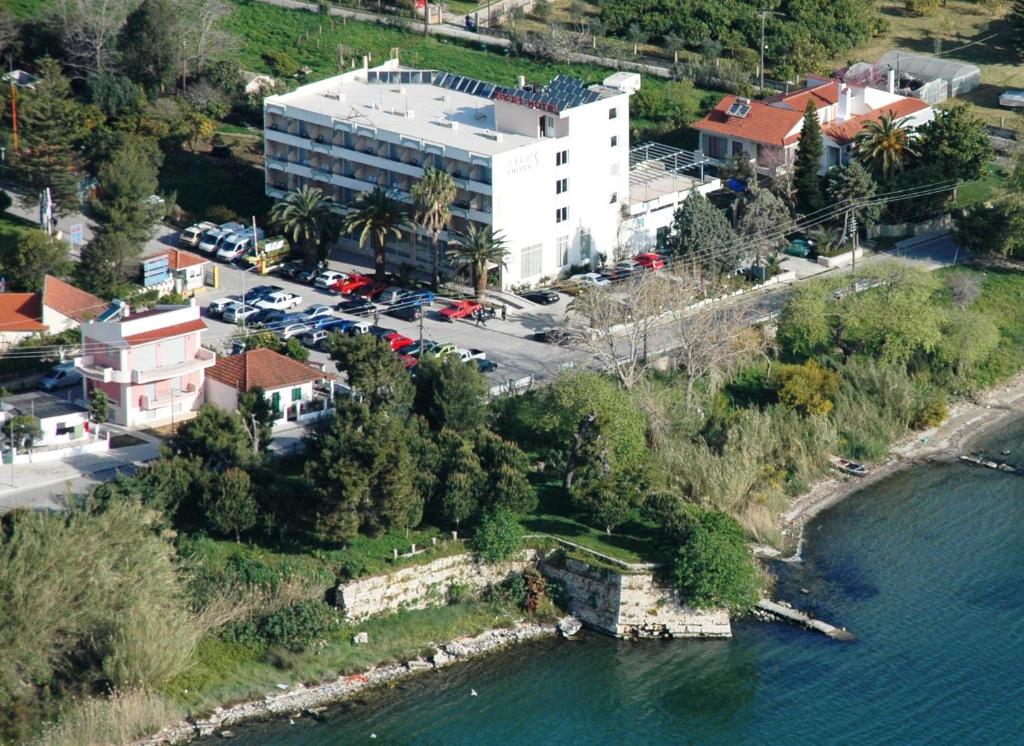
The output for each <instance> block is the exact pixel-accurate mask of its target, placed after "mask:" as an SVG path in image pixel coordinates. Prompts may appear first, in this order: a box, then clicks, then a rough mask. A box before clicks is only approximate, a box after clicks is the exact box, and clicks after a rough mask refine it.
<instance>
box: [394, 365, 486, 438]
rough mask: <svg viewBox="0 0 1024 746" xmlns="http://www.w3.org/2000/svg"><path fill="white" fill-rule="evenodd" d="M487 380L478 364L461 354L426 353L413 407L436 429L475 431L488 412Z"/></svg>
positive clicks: (417, 376) (419, 367) (417, 375)
mask: <svg viewBox="0 0 1024 746" xmlns="http://www.w3.org/2000/svg"><path fill="white" fill-rule="evenodd" d="M487 394H488V387H487V381H486V380H485V379H484V377H483V375H481V373H480V371H479V370H477V368H476V366H475V365H466V364H465V363H464V362H462V360H461V359H460V358H459V357H458V356H457V355H445V356H444V357H431V356H424V357H423V359H422V360H421V361H420V364H419V366H417V370H416V397H415V399H414V401H413V410H414V411H415V412H416V413H418V414H420V415H422V416H423V417H425V418H426V420H427V422H429V423H430V426H431V427H432V428H434V429H435V430H441V429H443V428H446V427H447V428H451V429H452V430H457V431H458V432H461V433H467V434H468V433H472V432H474V431H475V430H477V429H478V428H479V427H481V426H482V425H483V423H484V417H485V415H486V410H485V404H486V402H487Z"/></svg>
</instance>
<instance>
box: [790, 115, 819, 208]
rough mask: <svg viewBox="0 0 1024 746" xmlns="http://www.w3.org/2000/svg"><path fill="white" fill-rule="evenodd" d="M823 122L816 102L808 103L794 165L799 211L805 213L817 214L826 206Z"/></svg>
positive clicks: (794, 181) (794, 183)
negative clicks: (822, 160)
mask: <svg viewBox="0 0 1024 746" xmlns="http://www.w3.org/2000/svg"><path fill="white" fill-rule="evenodd" d="M821 150H822V144H821V122H820V121H819V120H818V107H817V106H815V105H814V101H813V99H812V100H809V101H808V102H807V109H806V111H804V123H803V126H802V127H801V128H800V142H799V143H798V144H797V146H796V160H795V161H794V163H793V187H794V188H795V189H796V204H797V210H798V211H800V212H803V213H812V212H817V211H818V210H820V209H821V208H822V207H824V206H825V198H824V197H822V194H821V177H819V176H818V170H819V169H820V168H821Z"/></svg>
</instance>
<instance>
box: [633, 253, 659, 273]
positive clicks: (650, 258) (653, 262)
mask: <svg viewBox="0 0 1024 746" xmlns="http://www.w3.org/2000/svg"><path fill="white" fill-rule="evenodd" d="M665 259H666V257H663V256H662V255H661V254H655V253H654V252H653V251H645V252H643V253H642V254H637V255H636V256H634V257H633V261H634V262H636V263H637V264H639V265H640V266H642V267H643V268H644V269H654V270H658V269H665V263H666V262H665Z"/></svg>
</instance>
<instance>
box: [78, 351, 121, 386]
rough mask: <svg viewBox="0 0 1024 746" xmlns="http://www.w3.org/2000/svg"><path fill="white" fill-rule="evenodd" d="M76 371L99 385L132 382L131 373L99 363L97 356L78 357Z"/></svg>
mask: <svg viewBox="0 0 1024 746" xmlns="http://www.w3.org/2000/svg"><path fill="white" fill-rule="evenodd" d="M75 370H77V371H78V372H79V373H81V374H82V375H83V376H84V377H86V378H88V379H89V380H90V381H97V382H99V383H131V380H132V373H131V371H129V370H119V369H118V368H112V367H110V366H109V365H104V364H102V363H97V362H96V356H95V355H83V356H81V357H76V358H75Z"/></svg>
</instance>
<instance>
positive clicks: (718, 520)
mask: <svg viewBox="0 0 1024 746" xmlns="http://www.w3.org/2000/svg"><path fill="white" fill-rule="evenodd" d="M673 576H674V577H675V581H676V585H677V586H678V588H679V590H680V592H681V593H682V594H683V597H684V598H685V599H686V600H687V602H689V603H691V604H693V605H694V606H696V607H698V608H714V607H718V606H725V607H727V608H728V609H730V610H731V611H737V612H744V611H747V610H749V609H750V608H752V607H753V606H754V605H755V604H756V603H757V601H758V599H759V598H760V594H761V590H760V582H759V579H758V575H757V570H756V568H755V567H754V562H753V559H752V558H751V556H750V549H749V548H748V547H747V539H746V537H745V536H744V535H743V529H742V528H741V527H740V525H739V523H737V522H736V519H734V518H732V517H731V516H729V515H727V514H726V513H720V512H718V511H710V510H709V511H705V510H700V509H696V510H695V511H694V512H693V514H692V518H691V521H690V525H689V526H687V527H686V530H685V538H684V543H683V545H682V546H681V547H680V548H679V551H678V552H677V553H676V558H675V562H674V563H673Z"/></svg>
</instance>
